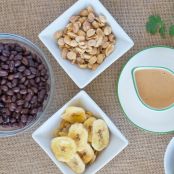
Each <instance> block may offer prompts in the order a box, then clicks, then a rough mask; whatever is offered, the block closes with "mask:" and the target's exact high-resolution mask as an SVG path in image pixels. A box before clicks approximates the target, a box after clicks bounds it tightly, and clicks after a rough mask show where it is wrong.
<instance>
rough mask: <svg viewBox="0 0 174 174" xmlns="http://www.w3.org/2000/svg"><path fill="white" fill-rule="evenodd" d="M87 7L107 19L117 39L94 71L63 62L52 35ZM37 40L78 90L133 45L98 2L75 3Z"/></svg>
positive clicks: (84, 0)
mask: <svg viewBox="0 0 174 174" xmlns="http://www.w3.org/2000/svg"><path fill="white" fill-rule="evenodd" d="M89 5H90V6H92V7H93V8H94V10H95V11H96V13H97V14H103V15H104V16H105V17H106V18H107V21H108V23H109V25H111V27H112V30H113V33H114V34H115V36H116V38H117V40H116V49H115V50H114V51H113V53H112V54H111V55H110V56H108V57H107V58H106V59H105V61H104V62H103V63H102V64H101V65H100V66H99V67H98V68H97V70H95V71H90V70H86V69H80V68H79V67H78V66H75V65H72V64H71V63H70V62H69V61H67V60H64V59H63V58H62V57H61V53H60V50H59V48H58V46H57V44H56V41H55V39H54V33H55V32H56V31H58V30H61V29H63V28H64V27H65V26H66V25H67V23H68V21H69V18H70V17H71V16H73V15H75V14H78V12H79V11H80V10H82V9H84V8H85V7H87V6H89ZM39 38H40V40H41V41H42V42H43V43H44V45H45V46H46V47H47V48H48V50H49V51H50V52H51V54H52V55H53V56H54V58H55V59H56V60H57V62H58V63H59V64H60V66H61V67H62V68H63V69H64V70H65V72H66V73H67V74H68V75H69V76H70V78H71V79H72V80H73V81H74V82H75V83H76V85H77V86H78V87H79V88H84V87H85V86H86V85H88V84H89V83H90V82H91V81H92V80H93V79H94V78H96V77H97V76H98V75H99V74H100V73H102V72H103V71H104V70H105V69H106V68H107V67H109V66H110V65H111V64H112V63H113V62H114V61H116V60H117V59H118V58H119V57H121V56H122V55H123V54H124V53H126V52H127V51H128V50H129V49H130V48H131V47H132V46H133V45H134V43H133V41H132V40H131V39H130V37H129V36H128V35H127V34H126V33H125V31H124V30H123V29H122V28H121V26H120V25H119V24H118V23H117V22H116V21H115V19H114V18H113V17H112V16H111V14H110V13H109V12H108V11H107V10H106V8H105V7H104V6H103V5H102V4H101V3H100V1H99V0H94V1H92V0H79V1H77V2H76V3H75V4H74V5H72V6H71V7H70V8H69V9H68V10H66V11H65V12H64V13H63V14H62V15H61V16H59V17H58V18H57V19H56V20H55V21H54V22H52V23H51V24H50V25H49V26H48V27H46V28H45V29H44V30H43V31H42V32H41V33H40V34H39ZM79 75H80V76H79Z"/></svg>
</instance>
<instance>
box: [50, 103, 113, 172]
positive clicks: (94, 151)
mask: <svg viewBox="0 0 174 174" xmlns="http://www.w3.org/2000/svg"><path fill="white" fill-rule="evenodd" d="M109 137H110V135H109V129H108V127H107V125H106V123H105V121H104V120H102V119H98V118H96V117H95V116H94V115H93V113H91V112H88V111H85V110H84V109H83V108H81V107H76V106H69V107H68V108H66V110H65V112H64V114H63V115H62V121H61V123H60V125H59V127H58V129H56V130H55V132H54V138H53V139H52V141H51V150H52V152H53V153H54V155H55V157H56V159H57V160H59V161H62V162H64V163H66V164H67V165H68V166H69V167H70V168H71V169H72V170H73V171H74V172H75V173H77V174H82V173H84V172H85V168H86V166H87V165H89V164H92V163H93V162H94V161H95V160H96V159H97V156H98V154H99V153H100V152H102V151H103V150H104V149H105V148H106V147H107V146H108V144H109V139H110V138H109Z"/></svg>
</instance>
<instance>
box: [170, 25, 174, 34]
mask: <svg viewBox="0 0 174 174" xmlns="http://www.w3.org/2000/svg"><path fill="white" fill-rule="evenodd" d="M169 35H170V36H174V25H171V26H170V28H169Z"/></svg>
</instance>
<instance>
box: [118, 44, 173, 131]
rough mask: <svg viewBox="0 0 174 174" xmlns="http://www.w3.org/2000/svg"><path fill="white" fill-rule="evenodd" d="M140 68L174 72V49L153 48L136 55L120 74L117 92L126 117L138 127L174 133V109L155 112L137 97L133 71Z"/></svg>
mask: <svg viewBox="0 0 174 174" xmlns="http://www.w3.org/2000/svg"><path fill="white" fill-rule="evenodd" d="M139 66H159V67H165V68H168V69H170V70H172V71H174V49H173V48H169V47H165V46H153V47H150V48H146V49H144V50H143V51H141V52H139V53H137V54H136V55H134V56H133V57H132V58H131V59H130V60H129V61H128V62H127V64H126V65H125V66H124V68H123V70H122V72H121V74H120V77H119V81H118V91H117V92H118V98H119V101H120V104H121V106H122V109H123V110H124V112H125V115H126V116H127V118H128V119H129V120H130V121H131V122H133V123H134V124H135V125H136V126H138V127H139V128H142V129H144V130H147V131H151V132H158V133H168V132H171V131H174V107H172V108H170V109H167V110H164V111H155V110H152V109H150V108H148V107H146V106H145V105H144V104H143V103H142V102H141V101H140V99H139V97H138V96H137V93H136V91H135V88H134V84H133V79H132V74H131V71H132V69H133V68H135V67H139Z"/></svg>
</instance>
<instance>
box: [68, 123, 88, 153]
mask: <svg viewBox="0 0 174 174" xmlns="http://www.w3.org/2000/svg"><path fill="white" fill-rule="evenodd" d="M68 136H69V137H70V138H72V139H73V140H74V141H75V143H76V145H77V151H81V150H83V148H84V146H85V145H86V144H87V141H88V132H87V130H86V128H85V127H84V126H83V124H82V123H74V124H72V125H71V127H70V128H69V132H68Z"/></svg>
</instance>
